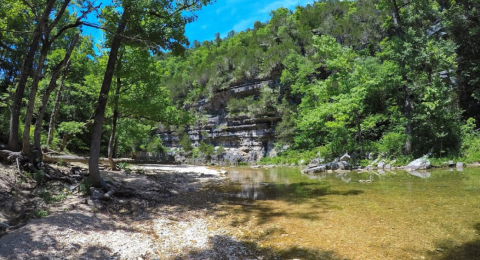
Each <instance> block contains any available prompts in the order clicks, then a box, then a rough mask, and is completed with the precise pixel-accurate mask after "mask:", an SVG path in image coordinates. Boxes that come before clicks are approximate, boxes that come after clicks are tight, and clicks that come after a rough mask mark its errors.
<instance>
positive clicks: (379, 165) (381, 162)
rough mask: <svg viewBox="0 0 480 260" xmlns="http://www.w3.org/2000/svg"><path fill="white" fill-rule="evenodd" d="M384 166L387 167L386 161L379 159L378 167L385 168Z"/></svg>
mask: <svg viewBox="0 0 480 260" xmlns="http://www.w3.org/2000/svg"><path fill="white" fill-rule="evenodd" d="M383 167H385V162H384V161H379V162H378V163H377V168H378V169H383Z"/></svg>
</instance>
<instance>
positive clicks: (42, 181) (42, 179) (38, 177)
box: [33, 170, 47, 186]
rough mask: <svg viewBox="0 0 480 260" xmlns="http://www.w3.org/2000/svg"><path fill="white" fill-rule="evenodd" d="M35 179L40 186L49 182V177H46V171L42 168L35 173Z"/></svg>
mask: <svg viewBox="0 0 480 260" xmlns="http://www.w3.org/2000/svg"><path fill="white" fill-rule="evenodd" d="M33 179H34V180H35V181H36V182H37V184H38V185H40V186H42V185H45V184H46V183H47V179H46V178H45V173H44V172H43V171H42V170H40V171H37V172H35V173H34V174H33Z"/></svg>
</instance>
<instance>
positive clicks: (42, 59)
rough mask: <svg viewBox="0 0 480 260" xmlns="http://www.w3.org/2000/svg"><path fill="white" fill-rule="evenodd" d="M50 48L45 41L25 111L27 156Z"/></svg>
mask: <svg viewBox="0 0 480 260" xmlns="http://www.w3.org/2000/svg"><path fill="white" fill-rule="evenodd" d="M49 49H50V44H48V43H44V44H43V46H42V50H41V51H40V58H39V59H38V64H37V70H36V71H35V75H33V80H32V87H31V89H30V96H29V97H28V105H27V112H26V113H25V125H24V127H23V140H22V141H23V149H22V153H23V154H24V155H26V156H29V155H30V154H31V151H30V126H31V124H32V118H33V109H34V107H35V98H36V96H37V90H38V83H39V82H40V79H41V77H42V73H43V65H45V60H46V59H47V54H48V50H49Z"/></svg>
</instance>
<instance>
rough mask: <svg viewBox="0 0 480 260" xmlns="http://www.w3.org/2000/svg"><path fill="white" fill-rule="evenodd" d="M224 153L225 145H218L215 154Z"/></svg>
mask: <svg viewBox="0 0 480 260" xmlns="http://www.w3.org/2000/svg"><path fill="white" fill-rule="evenodd" d="M223 153H225V148H224V147H223V145H220V146H219V147H217V150H215V154H217V155H222V154H223Z"/></svg>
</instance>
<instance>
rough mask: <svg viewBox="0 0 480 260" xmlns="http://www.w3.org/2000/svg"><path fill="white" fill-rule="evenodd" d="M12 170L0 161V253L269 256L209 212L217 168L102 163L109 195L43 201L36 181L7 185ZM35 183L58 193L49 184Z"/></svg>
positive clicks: (217, 195)
mask: <svg viewBox="0 0 480 260" xmlns="http://www.w3.org/2000/svg"><path fill="white" fill-rule="evenodd" d="M76 166H77V167H86V165H76ZM67 168H68V167H65V169H64V170H67ZM14 172H15V167H8V166H5V165H2V172H1V176H0V180H1V181H0V183H1V184H0V189H1V195H2V198H4V197H5V198H4V200H3V202H2V203H3V204H5V205H7V204H8V205H9V207H2V210H1V211H2V222H3V223H4V225H6V226H9V225H10V228H8V229H6V228H5V227H6V226H3V227H0V231H1V232H2V233H0V234H1V235H2V236H1V237H0V259H9V260H10V259H262V257H263V256H265V255H266V254H267V255H270V256H272V257H274V256H273V255H272V254H271V253H268V252H263V253H262V252H261V251H260V250H259V249H258V248H255V247H252V246H251V245H250V244H249V243H246V242H242V241H240V240H238V239H237V238H236V237H235V236H234V235H233V233H232V230H231V229H230V228H229V227H228V224H227V223H224V222H223V221H218V219H216V217H215V214H212V213H213V211H214V210H215V209H216V207H217V205H218V204H219V203H221V201H222V194H221V192H219V191H216V190H215V189H212V188H211V187H212V186H216V185H218V184H220V183H222V182H224V181H225V178H224V177H222V176H221V174H220V171H219V170H216V169H208V168H205V167H192V166H180V165H177V166H161V167H157V166H155V165H146V166H142V167H132V169H131V171H129V172H130V173H127V172H125V171H122V172H111V171H103V172H102V175H103V176H104V178H105V179H106V180H107V182H109V183H110V184H112V185H114V186H116V187H118V188H117V190H118V194H116V195H115V197H114V198H113V199H111V200H110V201H92V200H91V199H90V197H88V196H85V195H84V194H82V193H81V192H78V191H77V190H75V191H73V192H72V193H68V194H66V195H65V198H63V199H61V200H60V201H56V202H52V201H50V202H49V203H48V204H47V203H46V202H45V201H44V200H43V199H42V198H41V197H39V196H38V194H37V193H38V192H37V191H36V188H33V189H31V190H30V191H28V190H27V189H23V188H19V184H18V180H17V184H16V186H17V187H16V188H13V186H14V185H15V184H14V183H15V180H14V178H15V177H14V176H15V174H14ZM23 185H25V184H23ZM49 185H53V186H54V187H55V186H58V185H63V184H62V183H60V182H58V183H50V184H49ZM42 189H43V192H47V189H48V190H49V191H50V192H52V197H55V196H57V195H55V194H53V190H55V189H53V188H52V187H49V188H42ZM42 189H41V191H39V192H42ZM20 191H21V192H20ZM22 194H24V195H22ZM29 198H30V199H29ZM30 200H35V201H36V203H34V202H31V201H30ZM29 201H30V202H29ZM32 203H33V204H32ZM3 204H2V206H5V205H3ZM29 204H32V205H30V208H29ZM12 205H14V206H12ZM32 206H33V208H32ZM12 207H18V208H19V209H17V211H15V210H14V209H12ZM7 208H8V210H7ZM22 209H23V212H22ZM26 209H29V210H27V211H25V210H26ZM15 212H16V214H17V215H15ZM22 214H24V215H25V214H26V215H28V216H29V217H28V216H23V217H22V216H21V215H22ZM27 219H28V222H27V223H26V224H25V225H24V226H22V227H19V228H18V227H15V228H13V229H12V226H13V225H15V224H18V223H21V222H22V221H27ZM14 222H15V223H14Z"/></svg>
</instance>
